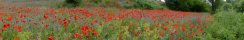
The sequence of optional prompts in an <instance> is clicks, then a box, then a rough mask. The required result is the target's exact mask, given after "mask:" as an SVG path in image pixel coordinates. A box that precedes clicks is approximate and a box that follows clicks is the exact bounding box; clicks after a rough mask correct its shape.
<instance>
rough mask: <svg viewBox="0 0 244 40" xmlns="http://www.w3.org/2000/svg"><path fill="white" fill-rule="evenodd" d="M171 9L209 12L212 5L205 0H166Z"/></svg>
mask: <svg viewBox="0 0 244 40" xmlns="http://www.w3.org/2000/svg"><path fill="white" fill-rule="evenodd" d="M165 1H166V5H167V6H168V8H169V9H172V10H179V11H193V12H209V11H210V5H208V4H207V3H206V2H205V0H187V1H186V0H165Z"/></svg>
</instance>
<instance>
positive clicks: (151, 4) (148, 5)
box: [63, 0, 165, 9]
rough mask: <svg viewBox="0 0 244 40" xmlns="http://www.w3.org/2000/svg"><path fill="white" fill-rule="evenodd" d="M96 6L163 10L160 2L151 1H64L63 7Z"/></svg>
mask: <svg viewBox="0 0 244 40" xmlns="http://www.w3.org/2000/svg"><path fill="white" fill-rule="evenodd" d="M87 5H90V6H98V7H118V8H128V9H164V8H165V7H164V5H163V3H162V2H160V1H152V0H80V1H76V0H73V1H72V0H66V1H65V3H64V4H63V6H68V7H77V6H87Z"/></svg>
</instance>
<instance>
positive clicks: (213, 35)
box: [205, 11, 244, 40]
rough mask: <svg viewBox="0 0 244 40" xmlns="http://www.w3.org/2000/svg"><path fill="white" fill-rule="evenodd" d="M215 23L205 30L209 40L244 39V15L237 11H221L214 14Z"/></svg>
mask: <svg viewBox="0 0 244 40" xmlns="http://www.w3.org/2000/svg"><path fill="white" fill-rule="evenodd" d="M214 18H215V19H214V21H213V23H211V24H210V25H209V26H208V27H207V28H206V29H207V30H205V32H206V34H205V36H206V38H207V39H208V40H210V39H211V40H241V39H244V32H242V30H244V27H243V26H244V25H243V24H244V21H243V20H244V19H243V18H244V14H240V13H238V12H235V11H225V12H224V11H221V12H218V13H217V14H214Z"/></svg>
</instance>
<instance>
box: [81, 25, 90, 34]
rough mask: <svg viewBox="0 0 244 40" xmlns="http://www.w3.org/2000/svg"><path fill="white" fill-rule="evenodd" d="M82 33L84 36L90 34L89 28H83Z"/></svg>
mask: <svg viewBox="0 0 244 40" xmlns="http://www.w3.org/2000/svg"><path fill="white" fill-rule="evenodd" d="M81 32H82V34H89V33H90V30H89V26H82V28H81Z"/></svg>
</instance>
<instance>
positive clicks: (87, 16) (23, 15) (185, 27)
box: [0, 7, 211, 40]
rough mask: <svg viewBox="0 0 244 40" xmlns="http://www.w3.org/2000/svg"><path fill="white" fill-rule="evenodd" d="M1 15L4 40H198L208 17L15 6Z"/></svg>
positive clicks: (172, 12)
mask: <svg viewBox="0 0 244 40" xmlns="http://www.w3.org/2000/svg"><path fill="white" fill-rule="evenodd" d="M10 10H14V11H16V12H17V13H9V14H7V13H4V12H1V18H0V20H1V21H0V24H1V25H0V26H1V27H0V28H1V34H0V38H1V39H3V40H13V39H14V40H27V39H31V40H47V39H48V40H66V39H67V40H72V39H77V40H78V39H84V40H99V39H104V40H144V39H145V40H162V39H168V40H183V39H197V38H196V36H197V35H201V34H202V33H203V32H204V31H203V30H205V27H206V26H207V22H208V21H209V20H210V18H211V17H210V16H208V14H198V13H193V12H179V11H171V10H137V9H130V10H129V9H109V8H86V9H85V8H76V9H66V8H61V9H52V8H50V9H45V10H39V9H38V8H28V7H19V8H18V7H16V8H10Z"/></svg>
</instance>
